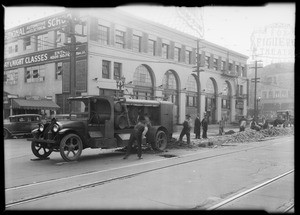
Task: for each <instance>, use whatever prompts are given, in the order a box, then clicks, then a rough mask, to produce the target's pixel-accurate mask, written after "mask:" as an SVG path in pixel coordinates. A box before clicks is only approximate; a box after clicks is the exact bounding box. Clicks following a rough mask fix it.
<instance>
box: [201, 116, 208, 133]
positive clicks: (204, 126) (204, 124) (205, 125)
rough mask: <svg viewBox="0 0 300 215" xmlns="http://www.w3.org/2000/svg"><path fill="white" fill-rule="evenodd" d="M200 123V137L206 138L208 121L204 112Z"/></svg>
mask: <svg viewBox="0 0 300 215" xmlns="http://www.w3.org/2000/svg"><path fill="white" fill-rule="evenodd" d="M201 125H202V129H203V132H202V138H203V139H206V138H207V128H208V122H207V115H206V113H205V114H204V118H203V119H202V121H201Z"/></svg>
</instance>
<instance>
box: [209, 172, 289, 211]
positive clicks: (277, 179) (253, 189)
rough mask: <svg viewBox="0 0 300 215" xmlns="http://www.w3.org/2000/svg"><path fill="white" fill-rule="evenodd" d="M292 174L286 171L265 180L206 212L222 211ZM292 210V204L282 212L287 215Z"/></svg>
mask: <svg viewBox="0 0 300 215" xmlns="http://www.w3.org/2000/svg"><path fill="white" fill-rule="evenodd" d="M293 172H294V169H292V170H290V171H287V172H285V173H283V174H280V175H278V176H276V177H274V178H272V179H270V180H267V181H265V182H263V183H261V184H259V185H256V186H254V187H252V188H250V189H247V190H245V191H243V192H241V193H239V194H235V195H234V196H231V197H230V198H228V199H226V200H224V201H222V202H219V203H218V204H215V205H213V206H211V207H209V208H208V210H217V209H224V207H226V206H227V205H229V204H234V203H235V202H237V201H238V200H240V199H241V198H247V195H252V194H253V193H255V192H257V191H258V190H260V189H262V188H264V187H266V186H272V185H275V183H277V182H278V181H279V180H280V179H282V178H284V177H287V176H288V175H290V174H292V173H293ZM293 208H294V203H292V204H290V205H289V206H287V207H286V208H285V209H284V210H283V212H284V213H287V212H289V211H291V210H292V209H293Z"/></svg>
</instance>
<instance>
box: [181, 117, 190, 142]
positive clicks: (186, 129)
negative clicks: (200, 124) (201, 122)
mask: <svg viewBox="0 0 300 215" xmlns="http://www.w3.org/2000/svg"><path fill="white" fill-rule="evenodd" d="M185 117H186V118H185V120H184V122H183V128H182V131H181V133H180V136H179V141H180V142H182V138H183V136H184V135H186V139H187V144H190V143H191V137H190V132H191V128H192V120H191V115H189V114H187V115H185Z"/></svg>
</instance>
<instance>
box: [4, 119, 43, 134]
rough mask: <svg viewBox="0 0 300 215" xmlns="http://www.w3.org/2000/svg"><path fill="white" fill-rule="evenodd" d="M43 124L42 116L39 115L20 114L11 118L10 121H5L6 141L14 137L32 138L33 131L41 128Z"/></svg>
mask: <svg viewBox="0 0 300 215" xmlns="http://www.w3.org/2000/svg"><path fill="white" fill-rule="evenodd" d="M39 123H41V115H39V114H19V115H12V116H9V119H8V120H4V126H3V127H4V131H3V136H4V139H8V138H11V137H13V136H31V135H32V134H31V131H32V130H33V129H35V128H38V127H39Z"/></svg>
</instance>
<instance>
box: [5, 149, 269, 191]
mask: <svg viewBox="0 0 300 215" xmlns="http://www.w3.org/2000/svg"><path fill="white" fill-rule="evenodd" d="M262 147H267V146H258V147H251V148H246V149H242V150H237V151H233V152H229V153H223V154H219V155H214V156H208V157H204V158H213V157H217V156H225V155H228V154H234V153H238V152H241V151H247V150H249V149H250V150H251V149H256V148H262ZM202 153H206V151H205V152H200V153H199V152H197V153H191V154H186V155H179V156H176V157H169V158H168V160H171V159H178V158H182V157H188V156H191V155H197V154H202ZM162 155H163V154H162ZM159 156H161V155H159ZM204 158H197V159H194V160H191V161H187V162H195V161H198V160H202V159H204ZM161 161H166V159H165V158H164V159H159V160H154V161H148V162H144V163H138V164H132V165H127V166H122V167H116V168H111V169H105V170H100V171H93V172H87V173H83V174H79V175H73V176H67V177H63V178H56V179H50V180H46V181H40V182H33V183H30V184H23V185H20V186H15V187H10V188H6V189H5V191H11V190H16V189H21V188H25V187H31V186H36V185H40V184H46V183H51V182H56V181H62V180H67V179H73V178H78V177H83V176H88V175H94V174H98V173H104V172H108V171H114V170H120V169H125V168H128V167H134V166H140V165H144V164H150V163H157V162H161ZM75 162H76V161H75ZM166 167H168V166H166Z"/></svg>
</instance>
